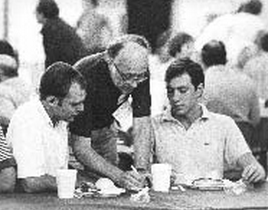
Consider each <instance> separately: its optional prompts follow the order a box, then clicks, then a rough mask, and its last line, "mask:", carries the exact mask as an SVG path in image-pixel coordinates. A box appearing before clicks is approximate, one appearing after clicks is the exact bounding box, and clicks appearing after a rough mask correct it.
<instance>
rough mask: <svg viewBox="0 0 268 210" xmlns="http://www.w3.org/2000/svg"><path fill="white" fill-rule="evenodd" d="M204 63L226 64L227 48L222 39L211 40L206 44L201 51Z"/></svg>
mask: <svg viewBox="0 0 268 210" xmlns="http://www.w3.org/2000/svg"><path fill="white" fill-rule="evenodd" d="M201 57H202V60H203V63H204V64H205V65H206V66H207V67H210V66H213V65H220V64H223V65H224V64H226V62H227V58H226V49H225V46H224V44H223V42H221V41H217V40H211V41H210V42H208V43H207V44H205V45H204V46H203V48H202V51H201Z"/></svg>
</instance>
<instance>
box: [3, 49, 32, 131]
mask: <svg viewBox="0 0 268 210" xmlns="http://www.w3.org/2000/svg"><path fill="white" fill-rule="evenodd" d="M32 93H33V91H32V89H31V87H30V86H29V85H28V84H27V83H26V82H24V81H23V80H22V79H21V78H20V77H19V76H18V63H17V61H16V60H15V58H14V57H11V56H9V55H4V54H0V125H1V126H2V127H3V129H4V133H6V129H7V127H8V124H9V121H10V119H11V117H12V115H13V113H14V111H15V110H16V109H17V108H18V106H20V105H21V104H23V103H25V102H26V101H28V100H29V99H30V96H31V95H32Z"/></svg>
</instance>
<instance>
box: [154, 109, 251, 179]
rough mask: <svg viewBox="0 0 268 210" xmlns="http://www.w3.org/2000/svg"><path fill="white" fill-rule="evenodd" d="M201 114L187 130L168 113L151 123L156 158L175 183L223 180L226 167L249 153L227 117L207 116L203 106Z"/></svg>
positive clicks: (233, 124) (213, 114)
mask: <svg viewBox="0 0 268 210" xmlns="http://www.w3.org/2000/svg"><path fill="white" fill-rule="evenodd" d="M202 111H203V114H202V116H201V117H200V118H199V119H197V120H196V121H195V122H194V123H193V124H192V125H191V126H190V128H189V129H188V130H186V129H185V127H184V126H183V125H182V124H181V123H180V122H179V121H178V120H176V119H175V118H173V117H172V116H171V114H170V110H167V111H166V112H164V113H163V114H161V115H158V116H157V117H155V118H154V119H153V128H154V134H155V139H154V152H155V157H156V159H157V161H158V162H160V163H169V164H171V165H172V168H173V171H174V173H175V175H176V183H187V184H188V183H190V182H191V181H192V180H194V179H198V178H202V177H211V178H222V177H223V171H224V167H225V164H228V165H230V166H234V165H235V164H236V162H237V160H238V158H239V157H240V156H241V155H243V154H245V153H248V152H250V149H249V147H248V145H247V143H246V142H245V140H244V137H243V136H242V134H241V132H240V130H239V128H238V127H237V126H236V124H235V122H234V121H233V120H232V119H231V118H230V117H228V116H224V115H220V114H216V113H212V112H209V111H208V110H207V109H206V108H205V106H203V105H202Z"/></svg>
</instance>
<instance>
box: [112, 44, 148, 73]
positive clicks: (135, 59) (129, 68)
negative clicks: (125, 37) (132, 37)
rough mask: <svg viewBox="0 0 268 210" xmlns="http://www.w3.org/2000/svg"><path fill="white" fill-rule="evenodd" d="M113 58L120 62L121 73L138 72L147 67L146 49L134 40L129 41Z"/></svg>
mask: <svg viewBox="0 0 268 210" xmlns="http://www.w3.org/2000/svg"><path fill="white" fill-rule="evenodd" d="M114 60H115V61H116V62H117V63H120V65H121V68H120V69H122V71H123V72H122V73H124V74H128V73H130V74H140V73H143V72H145V71H147V69H148V50H147V49H146V48H144V47H143V46H141V45H139V44H137V43H135V42H129V43H127V44H125V45H124V47H123V48H122V49H121V50H120V51H119V53H118V55H117V56H116V57H115V58H114Z"/></svg>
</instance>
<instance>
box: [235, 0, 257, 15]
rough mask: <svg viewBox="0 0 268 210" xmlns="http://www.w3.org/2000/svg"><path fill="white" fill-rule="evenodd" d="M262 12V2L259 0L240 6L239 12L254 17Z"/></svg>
mask: <svg viewBox="0 0 268 210" xmlns="http://www.w3.org/2000/svg"><path fill="white" fill-rule="evenodd" d="M261 11H262V2H261V1H259V0H249V1H248V2H245V3H243V4H241V5H240V7H239V8H238V10H237V12H247V13H251V14H254V15H258V14H260V13H261Z"/></svg>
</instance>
